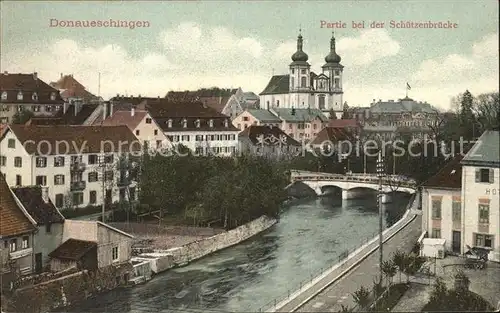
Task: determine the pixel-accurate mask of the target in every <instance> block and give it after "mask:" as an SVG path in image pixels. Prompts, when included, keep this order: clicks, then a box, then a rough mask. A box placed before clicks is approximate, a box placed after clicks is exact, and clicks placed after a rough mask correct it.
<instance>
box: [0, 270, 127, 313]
mask: <svg viewBox="0 0 500 313" xmlns="http://www.w3.org/2000/svg"><path fill="white" fill-rule="evenodd" d="M132 271H133V268H132V264H130V263H124V264H120V265H117V266H108V267H106V268H103V269H99V270H98V271H95V272H88V271H81V272H77V273H74V274H71V275H67V276H64V277H61V278H58V279H54V280H50V281H47V282H44V283H41V284H37V285H33V286H29V287H25V288H20V289H17V290H16V291H15V292H14V293H13V295H12V296H11V297H10V298H9V299H8V301H7V303H4V301H2V310H5V311H6V312H23V313H34V312H48V311H50V310H53V309H56V308H60V307H65V306H69V305H71V304H74V303H77V302H79V301H82V300H85V299H86V298H88V297H90V296H92V295H93V294H96V293H99V292H103V291H107V290H111V289H114V288H117V287H118V286H121V285H125V284H126V283H127V280H128V277H127V276H129V275H130V273H131V272H132Z"/></svg>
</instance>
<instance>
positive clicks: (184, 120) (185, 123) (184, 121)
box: [182, 119, 188, 128]
mask: <svg viewBox="0 0 500 313" xmlns="http://www.w3.org/2000/svg"><path fill="white" fill-rule="evenodd" d="M182 127H183V128H187V127H188V121H187V120H186V119H183V120H182Z"/></svg>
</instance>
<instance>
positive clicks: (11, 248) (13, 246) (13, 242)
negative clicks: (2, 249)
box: [9, 239, 17, 252]
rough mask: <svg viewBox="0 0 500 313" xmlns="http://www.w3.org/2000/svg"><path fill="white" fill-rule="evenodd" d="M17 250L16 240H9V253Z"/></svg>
mask: <svg viewBox="0 0 500 313" xmlns="http://www.w3.org/2000/svg"><path fill="white" fill-rule="evenodd" d="M16 250H17V239H11V240H10V244H9V251H10V252H14V251H16Z"/></svg>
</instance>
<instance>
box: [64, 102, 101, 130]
mask: <svg viewBox="0 0 500 313" xmlns="http://www.w3.org/2000/svg"><path fill="white" fill-rule="evenodd" d="M75 107H76V109H77V110H78V107H77V106H75V105H74V104H70V105H69V106H68V108H67V110H66V113H64V108H63V109H61V110H59V111H58V112H57V114H56V115H55V117H58V118H61V119H62V120H63V121H64V124H66V125H83V123H85V121H86V120H87V119H88V118H89V117H90V115H92V113H94V111H95V110H97V109H98V108H99V104H98V103H89V104H83V105H82V106H81V107H80V110H79V111H77V113H76V114H75Z"/></svg>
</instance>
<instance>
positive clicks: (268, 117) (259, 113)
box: [247, 109, 281, 123]
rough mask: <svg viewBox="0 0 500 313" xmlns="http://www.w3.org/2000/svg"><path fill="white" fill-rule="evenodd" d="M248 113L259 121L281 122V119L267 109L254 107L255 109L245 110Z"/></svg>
mask: <svg viewBox="0 0 500 313" xmlns="http://www.w3.org/2000/svg"><path fill="white" fill-rule="evenodd" d="M247 111H248V113H250V114H252V116H253V117H255V118H256V119H257V120H259V121H260V122H268V123H281V119H280V118H279V117H277V116H276V115H274V114H273V113H272V112H271V111H269V110H264V109H255V110H247Z"/></svg>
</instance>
